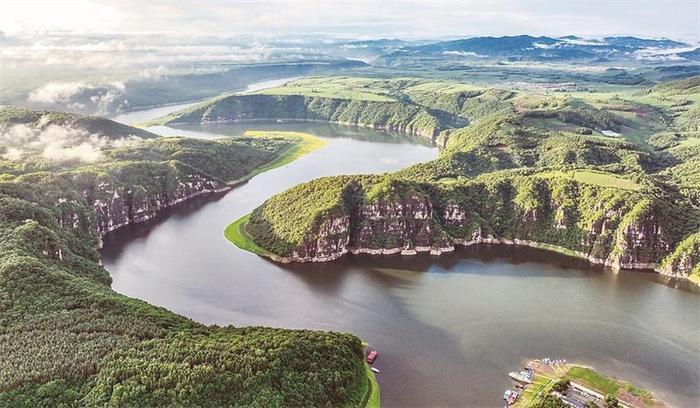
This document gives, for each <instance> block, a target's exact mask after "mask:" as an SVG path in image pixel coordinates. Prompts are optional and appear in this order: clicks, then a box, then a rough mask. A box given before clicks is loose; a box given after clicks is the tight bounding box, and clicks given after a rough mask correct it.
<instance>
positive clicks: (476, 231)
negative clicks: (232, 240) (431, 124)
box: [247, 77, 700, 281]
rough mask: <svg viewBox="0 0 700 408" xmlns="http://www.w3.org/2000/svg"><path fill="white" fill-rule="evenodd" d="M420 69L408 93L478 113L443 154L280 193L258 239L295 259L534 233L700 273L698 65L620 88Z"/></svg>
mask: <svg viewBox="0 0 700 408" xmlns="http://www.w3.org/2000/svg"><path fill="white" fill-rule="evenodd" d="M403 81H404V84H405V83H409V84H410V83H411V82H410V81H408V80H403ZM415 81H416V82H417V83H412V84H411V85H410V86H408V87H407V86H404V87H403V88H402V89H403V92H404V94H406V95H409V96H410V97H411V98H412V100H418V98H420V100H422V101H426V103H425V105H428V102H427V101H430V104H431V105H430V106H433V107H435V106H439V107H440V109H441V110H443V111H446V112H450V113H452V114H455V115H459V116H460V117H464V118H465V119H467V120H468V121H469V123H470V124H469V125H467V126H462V127H456V128H452V129H446V130H443V131H442V132H440V134H439V135H438V136H437V138H438V140H441V141H443V143H444V148H443V150H442V152H441V155H440V157H439V158H438V159H436V160H434V161H431V162H428V163H423V164H419V165H416V166H413V167H410V168H407V169H404V170H402V171H399V172H398V173H395V174H391V175H385V176H353V177H335V178H324V179H320V180H316V181H313V182H311V183H307V184H304V185H301V186H297V187H295V188H292V189H290V190H289V191H287V192H285V193H282V194H281V195H278V196H275V197H272V198H271V199H269V200H268V201H267V202H265V203H264V204H263V205H262V206H261V207H259V208H258V209H256V210H255V211H254V212H253V213H252V214H251V217H250V221H249V224H248V226H247V231H248V233H249V234H250V235H251V236H252V237H253V239H254V240H255V241H256V242H257V243H258V244H260V245H261V246H263V247H264V248H265V249H267V250H268V251H270V252H271V253H272V254H273V256H274V257H275V258H276V259H278V260H281V261H286V262H291V261H327V260H332V259H336V258H338V257H340V256H343V255H344V254H346V253H348V252H355V253H373V254H381V253H399V252H401V253H405V254H412V253H416V252H421V251H430V252H431V253H436V254H438V253H440V252H443V251H451V250H453V249H454V246H455V245H472V244H478V243H489V242H491V243H503V244H519V245H531V246H539V247H544V248H547V249H552V250H557V251H560V252H565V253H568V254H570V255H575V256H579V257H583V258H586V259H589V260H590V261H591V262H593V263H599V264H605V265H608V266H612V267H617V268H634V269H638V268H639V269H652V268H655V269H657V270H659V271H661V272H663V273H665V274H667V275H671V276H679V277H682V278H690V279H693V280H696V281H700V278H699V277H700V252H699V251H698V249H699V248H698V239H697V236H698V235H697V233H698V231H700V196H699V195H698V192H699V191H700V188H698V187H699V186H700V172H699V171H700V170H699V169H700V165H699V164H700V162H698V160H700V143H698V141H700V134H698V130H700V129H698V127H697V123H698V121H697V117H698V103H700V101H699V100H698V98H697V96H698V93H697V92H696V85H697V81H698V78H697V77H695V78H690V79H686V80H682V81H677V82H672V83H667V84H663V85H659V86H656V87H650V88H631V89H629V90H627V91H625V92H620V93H617V94H609V93H595V92H575V91H574V92H568V93H563V92H562V93H548V92H540V91H538V90H534V91H519V92H517V93H516V92H508V93H507V94H504V91H501V90H496V89H487V88H483V89H473V88H474V87H472V89H468V90H467V89H464V87H463V86H461V85H459V84H454V83H450V82H448V81H445V82H443V83H442V84H436V83H430V84H427V85H421V82H424V81H421V80H415ZM394 83H396V82H394ZM270 92H277V91H270ZM488 95H500V97H498V98H496V99H493V98H488V97H487V96H488Z"/></svg>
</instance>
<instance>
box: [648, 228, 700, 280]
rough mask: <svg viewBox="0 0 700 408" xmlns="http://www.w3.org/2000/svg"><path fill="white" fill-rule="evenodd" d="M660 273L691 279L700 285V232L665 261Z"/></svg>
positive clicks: (685, 240)
mask: <svg viewBox="0 0 700 408" xmlns="http://www.w3.org/2000/svg"><path fill="white" fill-rule="evenodd" d="M658 271H659V272H660V273H663V274H664V275H667V276H672V277H677V278H691V279H694V281H695V282H696V283H698V284H700V231H699V232H696V233H694V234H690V235H689V236H687V237H686V238H685V239H684V240H683V241H681V243H680V244H678V246H677V247H676V248H675V250H674V251H673V252H672V253H671V254H669V255H668V256H667V257H666V258H665V259H664V260H663V262H662V263H661V265H660V267H659V269H658Z"/></svg>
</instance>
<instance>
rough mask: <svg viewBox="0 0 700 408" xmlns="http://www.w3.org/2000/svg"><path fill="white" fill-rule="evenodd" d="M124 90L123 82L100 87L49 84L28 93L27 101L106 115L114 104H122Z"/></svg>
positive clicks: (58, 83) (83, 83)
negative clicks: (88, 109)
mask: <svg viewBox="0 0 700 408" xmlns="http://www.w3.org/2000/svg"><path fill="white" fill-rule="evenodd" d="M125 88H126V86H125V85H124V83H123V82H110V83H107V84H101V85H96V84H88V83H85V82H49V83H47V84H46V85H43V86H41V87H39V88H37V89H35V90H34V91H32V92H30V93H29V95H27V100H28V101H29V102H36V103H41V104H47V105H62V106H67V107H69V108H74V109H81V110H82V109H86V108H91V109H90V110H92V111H94V112H96V113H108V112H110V111H111V110H112V109H113V108H114V105H115V104H116V105H119V104H120V103H122V102H121V100H123V97H124V95H125V92H124V91H125ZM120 98H121V99H120Z"/></svg>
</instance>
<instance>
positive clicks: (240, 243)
mask: <svg viewBox="0 0 700 408" xmlns="http://www.w3.org/2000/svg"><path fill="white" fill-rule="evenodd" d="M249 219H250V214H248V215H245V216H243V217H241V218H239V219H237V220H236V221H234V222H232V223H231V224H229V225H228V226H227V227H226V229H225V231H224V235H225V236H226V238H227V239H228V240H229V241H230V242H231V243H233V244H234V245H236V246H237V247H239V248H241V249H243V250H246V251H250V252H253V253H255V254H257V255H260V256H263V257H265V258H268V259H270V260H271V261H274V262H279V263H285V264H287V263H306V262H310V263H320V262H332V261H335V260H338V259H340V258H342V257H343V256H345V255H346V254H348V253H351V254H353V255H396V254H400V255H403V256H411V255H418V254H425V253H429V254H430V255H434V256H439V255H441V254H443V253H449V252H454V251H455V249H456V248H457V247H470V246H476V245H505V246H522V247H529V248H536V249H541V250H544V251H549V252H553V253H557V254H561V255H565V256H569V257H572V258H576V259H581V260H584V261H587V262H588V263H590V264H591V265H595V266H600V267H603V268H609V269H611V270H613V271H616V272H617V271H620V270H635V271H640V272H649V273H657V274H659V275H662V276H664V277H672V278H674V279H682V280H683V281H688V282H689V283H691V284H694V285H696V286H698V287H700V279H690V278H681V277H677V276H670V275H667V274H665V273H664V271H663V270H661V269H659V268H658V265H657V264H620V263H615V262H610V261H609V260H607V259H603V258H596V257H594V256H591V255H590V254H587V253H585V252H581V251H574V250H572V249H568V248H564V247H561V246H558V245H553V244H548V243H541V242H536V241H529V240H521V239H507V238H492V237H487V238H480V239H475V240H455V244H454V245H453V246H448V247H440V248H435V247H415V248H413V249H406V248H403V247H396V248H389V249H386V248H384V249H372V248H350V249H348V250H347V251H343V252H339V253H337V254H335V256H329V257H325V258H322V259H321V258H319V259H316V258H312V259H309V258H303V259H302V258H296V257H282V256H279V255H276V254H273V253H272V252H270V251H268V250H267V249H265V248H263V247H261V246H260V245H258V244H257V243H256V242H255V241H254V240H253V238H252V237H251V236H250V235H249V234H248V233H247V232H246V230H245V227H246V225H247V223H248V220H249Z"/></svg>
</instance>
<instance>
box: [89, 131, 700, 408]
mask: <svg viewBox="0 0 700 408" xmlns="http://www.w3.org/2000/svg"><path fill="white" fill-rule="evenodd" d="M246 129H268V130H291V131H304V132H309V133H313V134H315V135H318V136H319V137H323V138H324V139H326V140H327V141H328V144H327V145H326V146H325V147H324V148H322V149H320V150H317V151H315V152H313V153H311V154H308V155H306V156H304V157H302V158H300V159H299V160H297V161H295V162H293V163H290V164H288V165H286V166H284V167H280V168H277V169H274V170H272V171H269V172H266V173H263V174H261V175H259V176H256V177H255V178H253V179H252V180H250V181H249V182H247V183H246V184H243V185H241V186H239V187H237V188H235V189H234V190H232V191H230V192H227V193H223V194H218V195H215V196H208V197H200V198H196V199H194V200H191V201H188V202H185V203H183V204H181V205H179V206H177V207H175V208H171V209H168V210H166V211H165V212H164V213H163V214H162V215H161V216H159V217H158V218H157V219H155V220H152V221H150V222H147V223H144V224H138V225H134V226H130V227H127V228H125V229H122V230H119V231H116V232H114V233H111V234H109V235H108V236H106V237H105V239H104V247H103V248H102V251H101V252H102V256H103V262H104V265H105V268H107V270H108V271H109V272H110V273H111V275H112V278H113V280H114V282H113V284H112V287H113V288H114V289H115V290H116V291H118V292H120V293H123V294H125V295H128V296H132V297H136V298H139V299H143V300H146V301H148V302H150V303H153V304H155V305H158V306H163V307H166V308H168V309H170V310H173V311H175V312H177V313H180V314H183V315H185V316H188V317H190V318H192V319H194V320H197V321H199V322H202V323H205V324H219V325H226V324H232V325H234V326H248V325H256V326H257V325H264V326H275V327H286V328H308V329H323V330H334V331H341V332H351V333H353V334H355V335H357V336H359V337H361V338H362V339H363V340H365V341H368V342H369V343H370V344H371V345H372V346H374V347H376V348H377V350H378V351H379V353H380V355H379V358H378V359H377V362H376V363H375V366H376V367H378V368H379V369H380V370H381V373H380V374H378V375H377V378H378V381H379V383H380V385H381V387H382V390H381V392H382V403H383V405H384V406H389V407H398V406H502V405H503V402H502V399H501V397H502V395H503V391H504V390H505V389H506V387H508V386H509V385H510V381H509V379H508V378H507V376H506V375H507V373H508V372H509V371H512V370H516V369H518V368H519V366H520V365H521V364H522V363H523V361H524V360H526V359H528V358H537V357H552V358H566V359H568V360H569V361H571V362H575V363H581V364H587V365H592V366H594V367H596V368H598V369H600V370H601V371H603V372H605V373H608V374H613V375H616V376H619V377H621V378H623V379H626V380H628V381H630V382H632V383H634V384H635V385H639V386H642V387H646V388H649V389H652V390H654V391H655V392H656V393H657V395H658V396H659V397H660V398H661V399H663V400H665V401H666V402H668V403H670V404H672V405H677V406H697V405H698V403H699V401H700V400H699V399H700V387H699V384H700V314H699V313H698V311H699V310H700V296H698V295H697V294H695V293H691V292H688V291H683V290H679V289H675V288H672V287H669V286H667V285H663V284H660V283H659V282H658V280H659V278H658V276H656V275H655V274H649V273H641V272H624V271H623V272H620V273H612V272H608V271H603V270H602V269H600V268H596V267H591V266H589V265H588V264H586V263H584V262H582V261H579V260H576V259H571V258H567V257H564V256H562V255H557V254H552V253H548V252H543V251H540V250H535V249H530V248H513V247H498V246H480V247H471V248H466V249H461V250H458V251H456V252H454V253H451V254H445V255H442V256H440V257H435V256H430V255H419V256H413V257H402V256H400V255H396V256H384V257H372V256H350V257H347V258H345V259H342V260H340V261H337V262H332V263H323V264H293V265H280V264H275V263H272V262H270V261H268V260H266V259H263V258H260V257H258V256H256V255H254V254H251V253H248V252H245V251H242V250H240V249H238V248H237V247H235V246H234V245H232V244H230V243H229V242H228V241H227V240H226V239H225V238H224V236H223V230H224V228H225V227H226V225H228V224H229V223H230V222H231V221H233V220H235V219H237V218H239V217H240V216H242V215H244V214H246V213H248V212H250V211H251V210H252V209H253V208H255V207H257V206H258V205H260V204H261V203H262V202H263V201H264V200H265V199H266V198H268V197H270V196H271V195H273V194H276V193H278V192H281V191H284V190H285V189H287V188H290V187H292V186H294V185H296V184H298V183H301V182H304V181H308V180H311V179H314V178H317V177H321V176H328V175H335V174H352V173H382V172H389V171H394V170H397V169H399V168H403V167H406V166H408V165H411V164H413V163H417V162H423V161H427V160H430V159H432V158H434V157H436V155H437V150H436V149H435V148H433V147H430V146H428V145H426V143H425V142H424V141H423V142H422V141H421V140H420V139H409V138H406V137H405V136H402V135H398V134H393V133H387V132H380V131H375V130H371V129H361V128H351V127H343V126H335V125H329V124H322V123H299V122H290V123H248V124H236V125H214V126H206V127H202V126H193V127H187V128H180V129H174V128H169V127H157V128H152V130H153V131H155V132H158V133H160V134H165V135H184V136H190V137H204V138H215V137H222V136H226V137H236V136H237V135H240V134H242V132H244V131H245V130H246ZM421 143H422V144H421Z"/></svg>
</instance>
